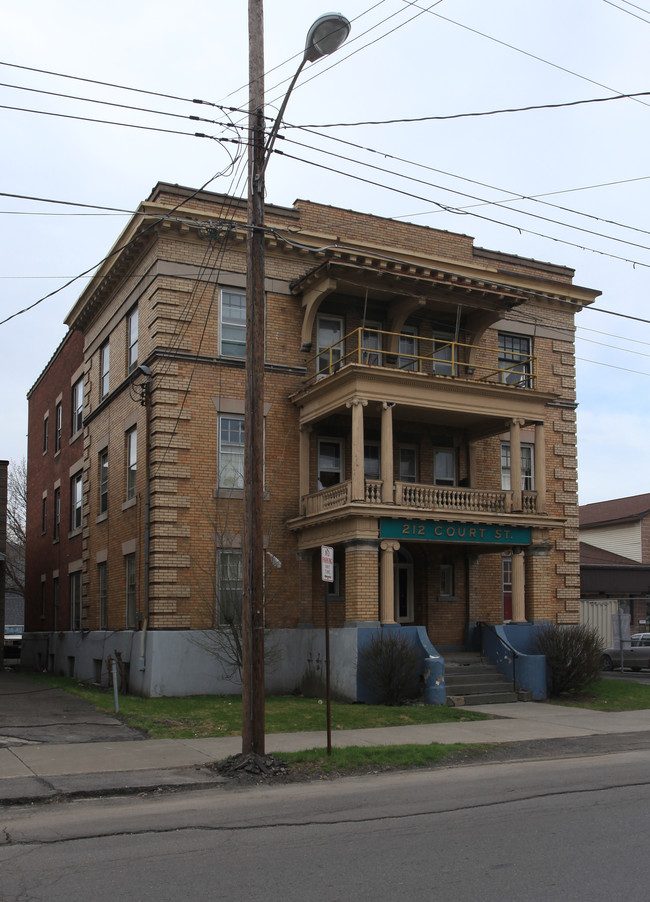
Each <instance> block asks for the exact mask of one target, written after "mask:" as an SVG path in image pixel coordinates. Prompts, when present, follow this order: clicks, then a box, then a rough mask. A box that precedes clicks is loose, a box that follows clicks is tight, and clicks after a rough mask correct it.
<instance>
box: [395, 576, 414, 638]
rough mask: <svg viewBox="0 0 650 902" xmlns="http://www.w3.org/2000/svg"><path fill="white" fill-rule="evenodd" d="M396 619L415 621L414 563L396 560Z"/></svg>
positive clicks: (402, 621)
mask: <svg viewBox="0 0 650 902" xmlns="http://www.w3.org/2000/svg"><path fill="white" fill-rule="evenodd" d="M395 621H396V622H397V623H412V622H413V564H412V563H410V562H408V563H404V562H403V561H396V562H395Z"/></svg>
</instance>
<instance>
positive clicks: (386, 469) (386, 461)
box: [381, 401, 395, 504]
mask: <svg viewBox="0 0 650 902" xmlns="http://www.w3.org/2000/svg"><path fill="white" fill-rule="evenodd" d="M394 406H395V405H394V404H393V403H392V402H390V401H384V403H383V404H382V407H381V479H382V484H381V500H382V501H383V502H384V504H392V502H393V501H394V488H395V487H394V483H393V407H394Z"/></svg>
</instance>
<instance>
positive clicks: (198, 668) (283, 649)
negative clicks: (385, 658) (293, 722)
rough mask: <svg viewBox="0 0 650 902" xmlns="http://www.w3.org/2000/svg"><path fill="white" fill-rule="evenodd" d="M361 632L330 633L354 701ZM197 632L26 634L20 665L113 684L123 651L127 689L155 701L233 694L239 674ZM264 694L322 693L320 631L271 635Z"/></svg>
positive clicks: (346, 695) (335, 662)
mask: <svg viewBox="0 0 650 902" xmlns="http://www.w3.org/2000/svg"><path fill="white" fill-rule="evenodd" d="M357 632H358V631H357V629H355V628H348V627H344V628H341V629H332V630H330V657H331V690H332V697H333V698H340V699H343V700H348V701H356V699H357V648H358V637H357ZM208 646H209V641H208V640H207V639H206V634H204V633H201V632H200V631H194V630H186V631H178V632H175V631H169V632H166V631H165V632H163V631H158V632H149V633H145V632H142V631H139V632H138V631H130V630H123V631H119V632H110V631H101V630H97V631H92V632H87V633H83V632H57V633H25V634H24V635H23V648H22V654H21V664H22V666H23V667H25V668H26V669H28V670H41V671H42V670H47V671H49V672H51V673H54V674H62V675H64V676H71V677H75V678H76V679H79V680H88V681H92V682H100V683H101V684H102V685H103V686H107V685H108V684H109V674H108V660H107V659H108V658H109V656H114V655H115V652H116V651H117V652H119V654H120V655H121V656H122V660H123V661H124V662H125V663H126V664H127V665H128V686H129V692H130V693H132V694H134V695H143V696H150V697H161V696H185V695H236V694H239V693H240V691H241V682H240V679H239V675H238V674H234V675H233V674H231V673H229V668H228V667H226V666H224V665H223V664H222V663H221V662H220V661H219V658H218V656H217V655H216V654H215V652H214V651H209V650H208ZM266 652H267V654H266V657H267V665H266V667H265V685H266V691H267V692H269V693H273V694H285V695H286V694H291V693H294V692H302V693H304V694H306V695H313V696H317V695H324V694H325V634H324V631H323V630H315V629H294V630H273V631H272V632H270V633H269V634H268V635H267V639H266Z"/></svg>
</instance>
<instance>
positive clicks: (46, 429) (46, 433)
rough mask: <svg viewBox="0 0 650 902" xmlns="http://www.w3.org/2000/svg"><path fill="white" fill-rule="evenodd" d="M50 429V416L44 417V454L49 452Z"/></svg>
mask: <svg viewBox="0 0 650 902" xmlns="http://www.w3.org/2000/svg"><path fill="white" fill-rule="evenodd" d="M49 431H50V418H49V417H43V454H47V444H48V439H49Z"/></svg>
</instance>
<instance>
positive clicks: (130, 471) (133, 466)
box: [124, 426, 138, 501]
mask: <svg viewBox="0 0 650 902" xmlns="http://www.w3.org/2000/svg"><path fill="white" fill-rule="evenodd" d="M124 457H125V480H124V487H125V499H126V500H127V501H131V500H132V499H133V498H135V496H136V488H137V481H138V427H137V426H132V427H131V428H130V429H127V431H126V433H125V448H124Z"/></svg>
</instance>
